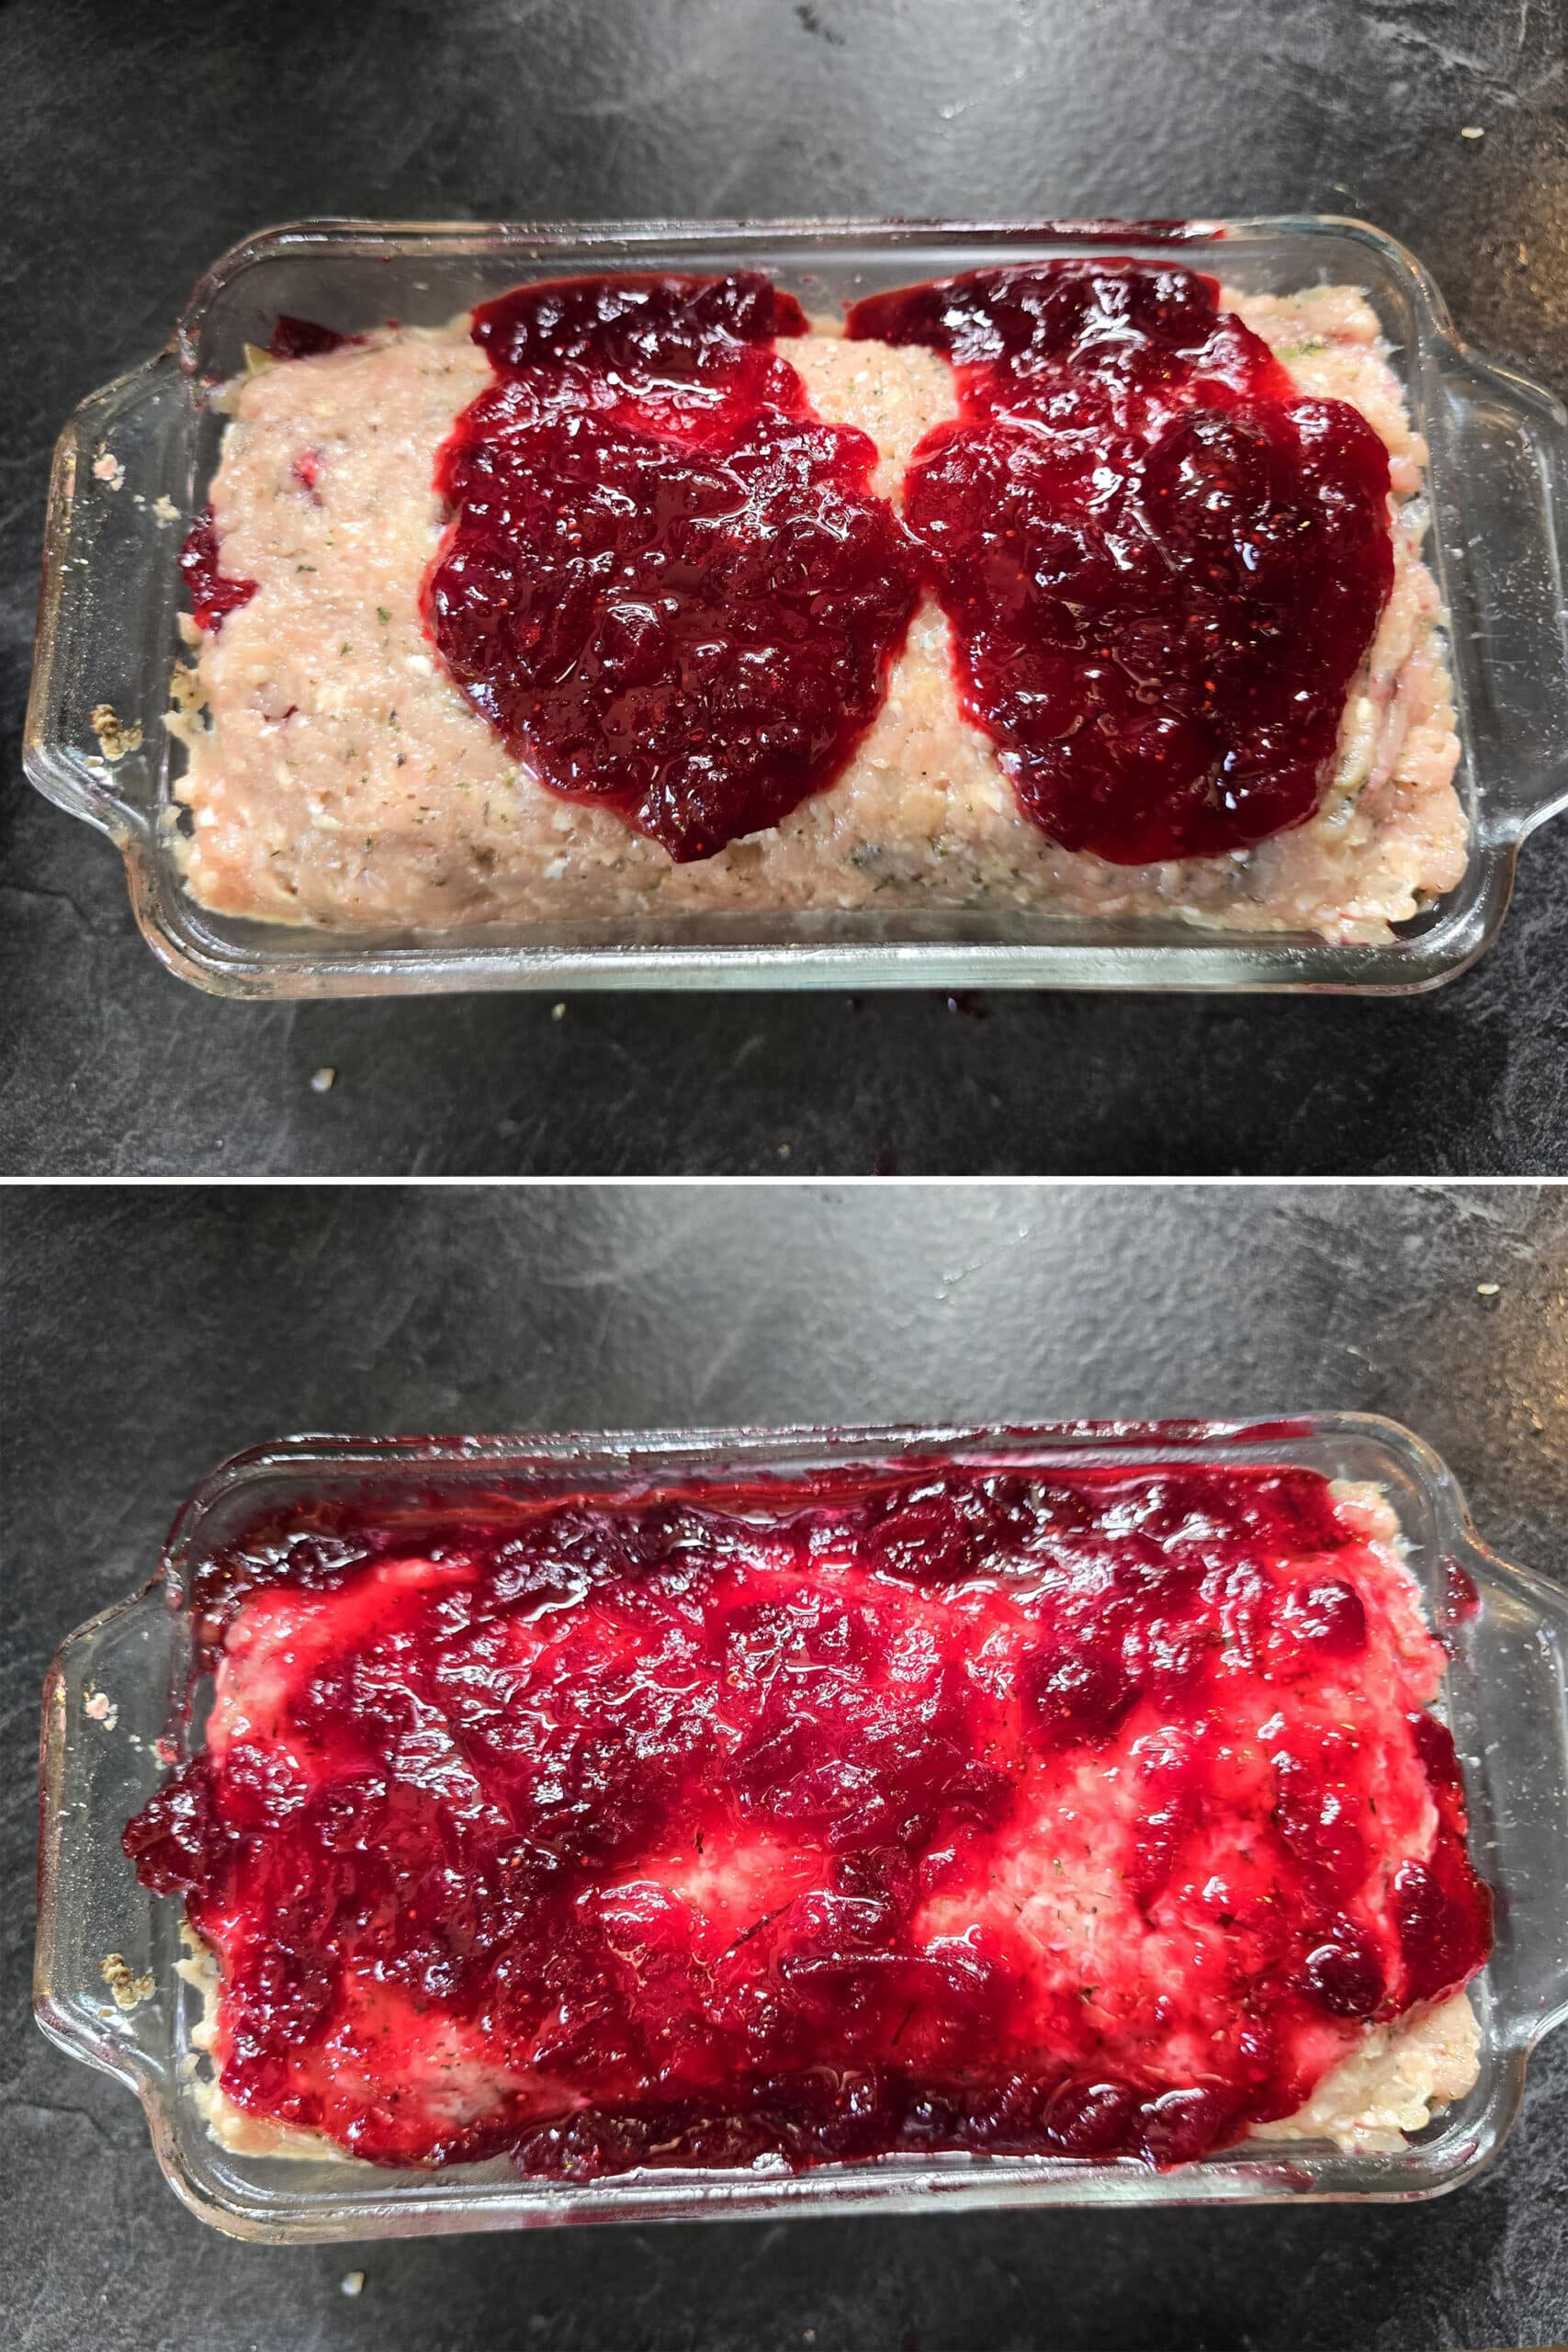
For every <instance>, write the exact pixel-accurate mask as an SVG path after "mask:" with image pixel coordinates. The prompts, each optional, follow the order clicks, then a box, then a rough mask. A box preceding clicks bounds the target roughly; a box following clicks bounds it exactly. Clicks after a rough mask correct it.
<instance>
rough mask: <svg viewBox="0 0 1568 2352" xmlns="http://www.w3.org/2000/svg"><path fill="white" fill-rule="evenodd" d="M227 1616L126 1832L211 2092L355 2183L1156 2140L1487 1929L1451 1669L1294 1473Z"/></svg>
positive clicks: (694, 1536)
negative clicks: (1444, 1698) (196, 1996)
mask: <svg viewBox="0 0 1568 2352" xmlns="http://www.w3.org/2000/svg"><path fill="white" fill-rule="evenodd" d="M200 1598H201V1600H203V1602H204V1604H205V1607H206V1609H207V1612H208V1617H209V1627H210V1630H211V1633H212V1637H213V1640H214V1641H215V1642H216V1643H219V1644H220V1652H219V1670H218V1684H217V1692H216V1697H215V1702H214V1707H213V1712H212V1715H211V1719H210V1722H209V1729H208V1741H207V1747H206V1748H205V1750H204V1752H203V1753H202V1754H200V1755H199V1756H197V1758H195V1759H194V1760H193V1761H191V1762H189V1763H187V1764H186V1765H184V1766H183V1767H182V1768H181V1769H180V1770H177V1771H176V1772H175V1774H174V1775H173V1776H172V1778H171V1779H170V1780H169V1781H167V1782H166V1783H165V1785H164V1788H163V1790H162V1791H161V1792H159V1793H158V1794H157V1795H156V1796H155V1797H154V1798H153V1799H152V1802H151V1803H150V1804H148V1805H147V1806H146V1807H145V1808H144V1810H143V1811H142V1812H141V1814H139V1815H137V1816H136V1817H135V1819H134V1820H132V1821H131V1822H130V1825H129V1826H128V1827H127V1830H126V1833H125V1843H126V1848H127V1851H128V1852H129V1853H130V1855H132V1856H133V1858H134V1860H135V1862H136V1867H137V1871H138V1873H139V1875H140V1876H141V1879H142V1881H143V1882H144V1883H146V1884H147V1885H148V1886H150V1887H152V1888H155V1889H157V1890H159V1891H161V1892H178V1893H181V1894H184V1895H185V1897H186V1906H187V1910H188V1913H189V1916H190V1918H191V1920H192V1923H193V1925H194V1926H195V1928H197V1931H198V1932H199V1933H200V1934H201V1935H202V1936H203V1937H204V1938H205V1939H206V1940H207V1941H208V1942H209V1945H210V1946H211V1947H212V1948H213V1950H214V1951H215V1952H216V1953H217V1955H218V1957H219V1960H220V1966H221V1971H222V1995H221V2001H220V2009H219V2015H218V2039H217V2054H218V2057H219V2060H220V2072H221V2081H222V2085H223V2087H224V2089H225V2091H226V2092H227V2094H228V2095H229V2097H230V2098H232V2099H234V2100H236V2101H237V2102H238V2103H239V2104H240V2105H241V2106H242V2107H243V2108H245V2109H249V2110H250V2111H251V2112H252V2113H253V2114H254V2115H257V2116H265V2117H272V2118H276V2119H277V2120H282V2121H285V2122H288V2123H294V2124H301V2125H308V2126H315V2127H317V2128H319V2129H321V2130H322V2131H328V2132H330V2133H332V2134H333V2136H334V2137H335V2138H336V2139H337V2140H338V2141H340V2142H341V2143H343V2144H344V2146H346V2147H348V2148H351V2149H353V2150H354V2151H355V2152H356V2153H358V2154H361V2155H364V2156H368V2157H372V2158H374V2159H376V2160H378V2161H379V2162H383V2163H387V2164H400V2163H410V2162H426V2161H428V2162H442V2161H446V2160H450V2159H454V2158H458V2157H465V2156H477V2155H484V2154H494V2153H496V2152H499V2151H502V2150H504V2151H508V2152H510V2154H511V2155H512V2157H513V2161H514V2162H515V2163H516V2164H517V2165H519V2166H520V2167H521V2168H522V2169H523V2170H524V2171H525V2172H529V2173H543V2174H553V2175H558V2176H566V2177H575V2178H587V2177H594V2176H597V2175H600V2174H605V2173H613V2172H617V2171H621V2170H625V2169H626V2168H627V2167H629V2166H632V2165H645V2164H672V2163H693V2164H702V2165H745V2164H750V2163H751V2162H753V2161H755V2160H756V2159H758V2158H759V2157H782V2158H783V2159H784V2160H785V2161H786V2162H787V2163H789V2164H790V2165H807V2164H812V2163H817V2162H820V2161H824V2160H827V2159H829V2158H836V2157H848V2156H863V2155H870V2154H879V2153H885V2152H889V2151H896V2150H906V2151H907V2150H912V2149H920V2148H932V2147H944V2148H945V2147H957V2148H968V2149H972V2150H976V2151H979V2152H985V2151H992V2152H1002V2151H1037V2152H1054V2153H1055V2154H1075V2155H1080V2156H1092V2157H1113V2156H1122V2157H1132V2158H1137V2159H1142V2160H1144V2161H1145V2162H1150V2163H1154V2164H1157V2165H1166V2164H1174V2163H1178V2162H1181V2161H1185V2160H1187V2159H1189V2158H1190V2157H1193V2156H1196V2155H1199V2154H1202V2153H1203V2152H1204V2151H1205V2150H1208V2149H1210V2148H1213V2147H1214V2146H1216V2145H1221V2144H1224V2143H1227V2142H1229V2141H1231V2140H1233V2139H1235V2137H1237V2136H1238V2135H1239V2134H1241V2133H1242V2132H1243V2131H1245V2130H1246V2129H1247V2126H1248V2125H1249V2124H1251V2123H1253V2122H1258V2121H1268V2120H1271V2119H1277V2118H1279V2117H1281V2116H1284V2115H1286V2114H1288V2113H1290V2112H1292V2110H1293V2109H1295V2108H1297V2107H1298V2106H1299V2105H1300V2104H1301V2102H1302V2101H1303V2099H1304V2098H1306V2096H1307V2095H1308V2094H1309V2093H1310V2091H1311V2090H1312V2088H1313V2087H1314V2084H1315V2083H1316V2082H1317V2081H1318V2080H1319V2079H1320V2078H1321V2077H1322V2075H1324V2074H1325V2072H1326V2071H1327V2070H1328V2069H1329V2068H1330V2067H1331V2066H1332V2065H1334V2064H1336V2063H1337V2060H1338V2059H1339V2058H1341V2057H1342V2056H1343V2055H1344V2054H1345V2053H1346V2052H1347V2051H1348V2049H1349V2048H1350V2047H1351V2046H1353V2044H1354V2043H1355V2041H1357V2039H1358V2038H1359V2035H1360V2034H1361V2032H1362V2031H1363V2030H1364V2027H1365V2023H1366V2021H1367V2020H1369V2019H1374V2018H1392V2017H1394V2016H1396V2015H1398V2014H1399V2013H1400V2012H1401V2011H1402V2010H1404V2008H1405V2007H1408V2006H1409V2005H1410V2004H1411V2003H1412V2002H1413V2001H1416V2000H1427V1999H1433V1998H1436V1997H1438V1996H1441V1995H1443V1994H1446V1993H1447V1992H1449V1991H1450V1990H1451V1989H1453V1988H1454V1987H1456V1986H1458V1985H1461V1984H1462V1983H1463V1982H1464V1981H1465V1979H1466V1978H1467V1977H1468V1976H1470V1975H1471V1974H1472V1972H1473V1971H1474V1970H1475V1969H1476V1968H1477V1967H1478V1966H1479V1965H1480V1964H1481V1962H1483V1959H1484V1957H1485V1954H1486V1951H1487V1950H1488V1947H1489V1942H1490V1903H1489V1897H1488V1895H1487V1893H1486V1890H1485V1888H1484V1887H1483V1884H1482V1883H1481V1882H1480V1881H1479V1880H1478V1879H1477V1877H1476V1875H1475V1873H1474V1871H1473V1870H1472V1867H1471V1864H1470V1861H1469V1860H1468V1858H1467V1855H1466V1852H1465V1847H1464V1833H1465V1815H1464V1798H1463V1789H1462V1784H1461V1777H1460V1772H1459V1768H1458V1764H1457V1761H1456V1758H1455V1756H1454V1750H1453V1743H1452V1741H1451V1739H1450V1737H1449V1736H1448V1734H1447V1732H1446V1731H1445V1730H1444V1729H1443V1728H1442V1726H1441V1725H1440V1724H1438V1722H1437V1721H1436V1719H1435V1718H1434V1717H1432V1716H1430V1715H1428V1714H1427V1713H1425V1712H1424V1708H1425V1702H1427V1700H1428V1699H1429V1698H1430V1697H1431V1696H1432V1694H1433V1692H1434V1691H1435V1690H1436V1688H1437V1686H1438V1679H1439V1676H1440V1673H1441V1669H1442V1663H1443V1661H1442V1653H1441V1651H1440V1650H1439V1648H1438V1645H1437V1644H1436V1642H1435V1641H1433V1640H1432V1639H1431V1637H1430V1636H1429V1635H1428V1634H1427V1633H1426V1632H1425V1631H1424V1629H1423V1628H1422V1627H1421V1625H1420V1623H1419V1620H1418V1617H1417V1614H1416V1607H1415V1603H1414V1600H1413V1598H1412V1590H1411V1588H1410V1587H1409V1584H1408V1581H1407V1579H1406V1578H1405V1577H1404V1574H1403V1572H1402V1571H1401V1570H1400V1569H1399V1568H1398V1566H1397V1565H1396V1564H1395V1563H1394V1561H1393V1558H1392V1556H1391V1555H1390V1554H1389V1553H1388V1552H1387V1551H1386V1549H1380V1548H1379V1546H1378V1544H1376V1542H1375V1541H1374V1540H1372V1538H1371V1536H1369V1535H1368V1534H1367V1533H1366V1532H1364V1531H1363V1530H1362V1529H1361V1528H1360V1527H1359V1523H1358V1518H1357V1514H1356V1511H1355V1510H1354V1509H1353V1508H1351V1507H1349V1506H1346V1507H1341V1508H1337V1507H1336V1506H1335V1504H1334V1502H1333V1500H1332V1498H1331V1497H1330V1494H1329V1492H1328V1489H1327V1487H1325V1484H1324V1483H1323V1482H1322V1481H1321V1480H1320V1479H1318V1478H1316V1477H1315V1476H1313V1475H1311V1474H1309V1473H1306V1472H1303V1471H1300V1470H1294V1469H1274V1470H1269V1469H1261V1470H1258V1469H1244V1468H1239V1467H1237V1468H1229V1467H1194V1466H1186V1465H1183V1466H1179V1467H1172V1468H1168V1469H1160V1470H1156V1471H1146V1472H1140V1473H1137V1474H1128V1473H1121V1472H1116V1473H1110V1472H1106V1473H1095V1472H1087V1473H1083V1474H1077V1475H1074V1476H1070V1477H1067V1476H1034V1475H1018V1474H1014V1473H1011V1472H998V1473H995V1474H984V1473H981V1472H978V1471H967V1470H956V1469H952V1468H942V1467H941V1466H936V1467H932V1468H931V1469H929V1470H926V1469H922V1468H921V1467H920V1466H919V1465H918V1464H902V1465H896V1466H893V1467H890V1468H889V1469H888V1470H887V1471H886V1472H881V1473H875V1472H866V1473H857V1474H854V1475H853V1476H843V1475H840V1476H835V1477H831V1478H828V1479H824V1480H818V1481H810V1482H799V1483H793V1484H792V1483H786V1482H779V1483H772V1484H768V1485H765V1486H764V1485H755V1486H751V1487H729V1488H725V1487H708V1488H693V1489H688V1490H685V1491H683V1492H681V1493H671V1494H665V1495H661V1496H658V1497H654V1498H648V1499H645V1500H643V1501H641V1502H637V1503H606V1502H604V1501H603V1500H594V1499H592V1498H578V1499H573V1500H568V1501H562V1502H554V1503H550V1504H542V1505H536V1506H532V1507H529V1506H524V1505H519V1506H517V1507H516V1508H515V1509H513V1510H511V1511H510V1512H509V1514H508V1515H507V1516H506V1518H505V1520H504V1521H498V1522H496V1523H486V1524H458V1523H455V1522H453V1523H446V1524H443V1525H441V1526H440V1527H439V1528H433V1527H432V1526H431V1525H430V1524H428V1523H426V1524H424V1525H423V1528H422V1529H421V1530H420V1532H419V1533H418V1535H417V1539H416V1538H415V1537H414V1536H413V1535H412V1533H411V1532H410V1530H409V1529H408V1528H406V1527H405V1528H404V1529H402V1530H400V1529H399V1528H398V1527H397V1526H396V1525H393V1524H390V1523H382V1524H379V1525H376V1524H369V1523H366V1524H356V1523H354V1522H352V1521H346V1520H344V1518H343V1517H342V1515H341V1514H340V1515H339V1516H338V1517H337V1518H336V1519H335V1520H327V1519H323V1521H321V1523H320V1524H317V1525H314V1526H310V1525H305V1524H296V1525H295V1527H294V1528H293V1529H289V1528H288V1527H275V1528H274V1529H272V1530H271V1531H265V1532H262V1533H261V1534H259V1535H258V1536H257V1537H256V1538H255V1539H254V1540H253V1541H252V1542H250V1543H249V1544H246V1545H245V1547H244V1548H243V1549H242V1550H239V1551H237V1552H235V1553H232V1554H231V1555H228V1556H227V1557H226V1558H225V1559H223V1560H221V1561H220V1562H218V1563H217V1564H216V1565H215V1567H214V1569H213V1570H212V1571H211V1572H210V1573H209V1576H208V1577H207V1578H206V1580H205V1582H204V1584H203V1587H202V1588H201V1593H200Z"/></svg>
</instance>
